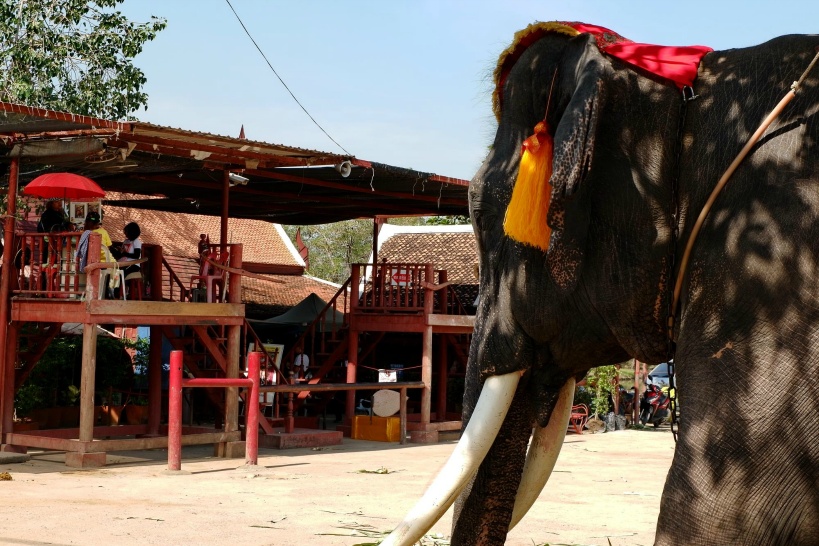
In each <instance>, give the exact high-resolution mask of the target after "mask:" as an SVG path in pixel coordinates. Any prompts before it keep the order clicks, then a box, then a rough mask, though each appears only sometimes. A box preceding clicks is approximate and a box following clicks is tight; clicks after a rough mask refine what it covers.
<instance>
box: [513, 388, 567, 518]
mask: <svg viewBox="0 0 819 546" xmlns="http://www.w3.org/2000/svg"><path fill="white" fill-rule="evenodd" d="M573 401H574V378H573V377H572V378H570V379H569V380H568V381H566V383H565V384H564V385H563V387H561V389H560V393H559V394H558V396H557V403H556V404H555V408H554V410H552V415H551V416H550V417H549V423H548V424H547V425H546V426H545V427H535V430H534V432H533V433H532V442H531V444H530V445H529V451H528V452H527V453H526V462H525V463H524V465H523V476H522V477H521V480H520V485H519V486H518V493H517V495H516V496H515V507H514V509H513V510H512V521H511V522H510V523H509V529H510V530H511V529H512V528H513V527H514V526H515V525H517V524H518V523H519V522H520V520H521V519H523V516H525V515H526V512H528V511H529V508H531V507H532V505H533V504H534V503H535V501H536V500H537V497H538V495H540V492H541V491H542V490H543V486H544V485H546V482H547V481H548V480H549V476H550V475H551V474H552V469H554V467H555V462H557V456H558V455H560V448H561V447H563V438H565V437H566V428H567V427H568V426H569V417H570V416H571V413H572V402H573Z"/></svg>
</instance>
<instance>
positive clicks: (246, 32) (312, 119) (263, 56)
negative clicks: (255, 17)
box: [225, 0, 353, 156]
mask: <svg viewBox="0 0 819 546" xmlns="http://www.w3.org/2000/svg"><path fill="white" fill-rule="evenodd" d="M225 2H227V5H228V6H229V7H230V11H232V12H233V15H235V16H236V20H237V21H239V24H240V25H242V29H243V30H244V31H245V34H247V37H248V38H250V41H251V42H253V45H254V46H256V49H257V50H258V51H259V53H260V54H261V56H262V58H263V59H264V62H266V63H267V66H269V67H270V70H272V71H273V74H275V75H276V77H277V78H278V79H279V81H280V82H281V84H282V85H283V86H284V88H285V89H287V92H288V93H290V96H291V97H293V100H294V101H296V104H298V105H299V107H300V108H301V109H302V110H304V113H305V114H307V117H308V118H310V121H312V122H313V123H315V125H316V127H318V128H319V129H321V132H322V133H324V134H325V135H327V138H329V139H330V140H332V141H333V143H334V144H335V145H336V146H338V147H339V148H341V149H342V150H344V153H345V154H347V155H350V156H351V155H353V154H351V153H350V152H348V151H347V150H346V149H345V148H344V146H342V145H341V144H339V143H338V142H336V139H334V138H333V137H331V136H330V133H328V132H327V131H325V130H324V127H322V126H321V125H320V124H319V122H317V121H316V120H315V119H314V118H313V116H311V115H310V112H308V111H307V108H305V107H304V105H302V103H300V102H299V99H297V98H296V95H294V94H293V92H292V91H291V90H290V88H289V87H287V84H286V83H284V80H283V79H282V78H281V76H279V73H278V72H276V69H275V68H273V65H272V64H270V61H268V60H267V56H266V55H265V54H264V51H262V48H260V47H259V44H257V43H256V40H254V39H253V36H251V35H250V31H248V30H247V27H246V26H245V24H244V23H243V22H242V18H241V17H239V14H238V13H236V10H235V9H233V5H232V4H231V3H230V0H225Z"/></svg>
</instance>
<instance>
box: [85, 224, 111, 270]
mask: <svg viewBox="0 0 819 546" xmlns="http://www.w3.org/2000/svg"><path fill="white" fill-rule="evenodd" d="M91 233H99V234H100V237H101V239H102V240H101V241H100V243H101V244H100V261H101V262H113V261H114V258H113V256H112V255H111V245H112V244H113V243H112V242H111V236H110V235H108V232H107V231H105V228H104V227H102V219H101V218H100V214H99V213H98V212H93V211H92V212H89V213H88V215H87V216H86V217H85V231H83V232H82V235H81V236H80V241H79V243H77V254H78V255H79V257H80V271H85V266H86V265H88V238H89V236H90V235H91Z"/></svg>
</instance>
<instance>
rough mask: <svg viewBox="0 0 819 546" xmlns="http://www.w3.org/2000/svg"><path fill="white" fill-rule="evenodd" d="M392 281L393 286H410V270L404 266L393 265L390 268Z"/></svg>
mask: <svg viewBox="0 0 819 546" xmlns="http://www.w3.org/2000/svg"><path fill="white" fill-rule="evenodd" d="M390 283H391V284H392V285H393V286H409V284H410V271H409V269H407V268H404V267H393V268H392V269H390Z"/></svg>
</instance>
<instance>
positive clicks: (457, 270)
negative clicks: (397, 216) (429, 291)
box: [370, 224, 478, 285]
mask: <svg viewBox="0 0 819 546" xmlns="http://www.w3.org/2000/svg"><path fill="white" fill-rule="evenodd" d="M378 239H379V242H380V246H379V249H378V259H379V261H380V260H382V259H384V258H386V259H387V261H388V262H409V263H432V264H434V266H435V269H446V271H447V278H448V280H449V281H451V282H452V283H454V284H466V285H477V284H478V279H477V278H476V277H475V267H476V265H477V263H478V252H477V249H476V247H475V235H474V234H473V233H472V227H471V226H397V225H393V224H385V225H384V227H383V228H382V229H381V233H379V234H378ZM370 261H372V256H370Z"/></svg>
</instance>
